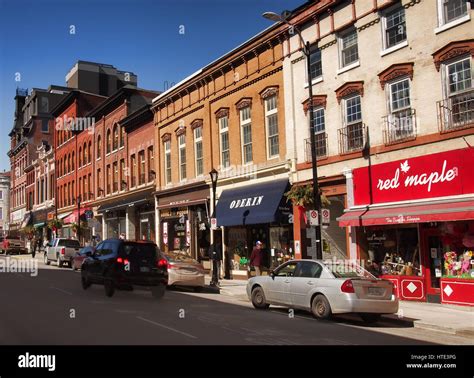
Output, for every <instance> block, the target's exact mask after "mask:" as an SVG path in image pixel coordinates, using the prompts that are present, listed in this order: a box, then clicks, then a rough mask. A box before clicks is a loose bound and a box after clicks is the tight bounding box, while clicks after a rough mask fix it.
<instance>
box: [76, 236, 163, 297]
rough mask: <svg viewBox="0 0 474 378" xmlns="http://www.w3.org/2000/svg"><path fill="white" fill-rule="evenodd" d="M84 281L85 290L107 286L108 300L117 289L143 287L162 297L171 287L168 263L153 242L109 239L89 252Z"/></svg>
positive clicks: (83, 272)
mask: <svg viewBox="0 0 474 378" xmlns="http://www.w3.org/2000/svg"><path fill="white" fill-rule="evenodd" d="M81 281H82V287H83V289H84V290H86V289H87V288H88V287H89V286H90V285H91V284H100V285H104V288H105V295H107V296H108V297H111V296H112V295H114V292H115V289H118V290H132V289H133V286H134V285H139V286H147V287H151V293H152V295H153V296H154V297H155V298H161V297H163V295H164V294H165V290H166V285H167V284H168V264H167V261H166V259H165V258H164V257H163V256H162V254H161V253H160V251H159V249H158V247H157V245H156V244H155V243H153V242H149V241H143V242H142V241H128V240H121V239H106V240H104V241H102V242H101V243H99V244H98V245H97V248H96V249H95V251H94V252H88V253H87V258H86V259H85V260H84V262H83V264H82V269H81Z"/></svg>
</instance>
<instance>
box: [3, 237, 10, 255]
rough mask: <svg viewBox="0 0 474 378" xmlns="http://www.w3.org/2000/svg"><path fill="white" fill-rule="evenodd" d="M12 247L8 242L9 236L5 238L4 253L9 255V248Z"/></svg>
mask: <svg viewBox="0 0 474 378" xmlns="http://www.w3.org/2000/svg"><path fill="white" fill-rule="evenodd" d="M9 247H10V242H9V241H8V236H5V237H4V238H3V253H5V255H7V254H8V248H9Z"/></svg>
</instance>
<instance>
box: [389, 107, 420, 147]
mask: <svg viewBox="0 0 474 378" xmlns="http://www.w3.org/2000/svg"><path fill="white" fill-rule="evenodd" d="M382 121H383V125H384V131H383V133H384V142H385V144H386V145H390V144H396V143H401V142H405V141H409V140H414V139H416V112H415V109H405V110H401V111H398V112H394V113H392V114H389V115H388V116H385V117H382Z"/></svg>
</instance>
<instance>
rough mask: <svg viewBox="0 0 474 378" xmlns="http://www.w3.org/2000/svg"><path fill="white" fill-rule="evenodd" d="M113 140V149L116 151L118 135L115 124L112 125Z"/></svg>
mask: <svg viewBox="0 0 474 378" xmlns="http://www.w3.org/2000/svg"><path fill="white" fill-rule="evenodd" d="M113 130H114V140H113V147H114V148H113V149H114V150H116V149H117V148H118V140H119V135H118V126H117V124H115V125H114V129H113Z"/></svg>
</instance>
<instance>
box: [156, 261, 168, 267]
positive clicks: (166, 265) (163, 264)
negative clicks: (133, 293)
mask: <svg viewBox="0 0 474 378" xmlns="http://www.w3.org/2000/svg"><path fill="white" fill-rule="evenodd" d="M157 265H158V268H167V267H168V261H166V259H160V260H158V263H157Z"/></svg>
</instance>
